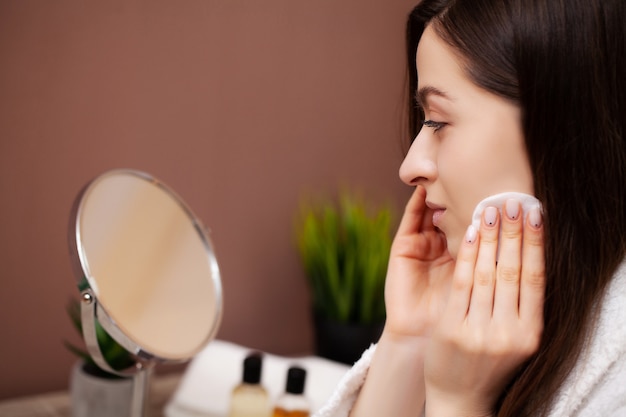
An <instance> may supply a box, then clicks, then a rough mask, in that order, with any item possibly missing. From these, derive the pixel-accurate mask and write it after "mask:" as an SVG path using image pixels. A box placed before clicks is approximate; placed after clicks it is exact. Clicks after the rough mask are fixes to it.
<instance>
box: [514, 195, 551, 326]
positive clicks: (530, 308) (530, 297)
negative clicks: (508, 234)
mask: <svg viewBox="0 0 626 417" xmlns="http://www.w3.org/2000/svg"><path fill="white" fill-rule="evenodd" d="M545 288H546V274H545V253H544V242H543V218H542V215H541V208H539V207H534V208H532V209H530V211H529V213H528V216H527V218H526V223H525V227H524V244H523V249H522V277H521V283H520V301H519V310H520V312H519V313H520V318H521V319H522V320H525V321H528V322H538V321H542V320H543V303H544V298H545Z"/></svg>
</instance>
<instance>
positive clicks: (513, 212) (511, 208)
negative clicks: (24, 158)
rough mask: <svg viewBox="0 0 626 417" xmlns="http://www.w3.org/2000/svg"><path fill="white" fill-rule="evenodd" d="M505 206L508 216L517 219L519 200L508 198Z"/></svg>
mask: <svg viewBox="0 0 626 417" xmlns="http://www.w3.org/2000/svg"><path fill="white" fill-rule="evenodd" d="M505 206H506V216H507V217H508V218H509V219H511V220H515V219H517V216H518V215H519V201H517V200H516V199H514V198H511V199H508V200H506V204H505Z"/></svg>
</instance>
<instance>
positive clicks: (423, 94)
mask: <svg viewBox="0 0 626 417" xmlns="http://www.w3.org/2000/svg"><path fill="white" fill-rule="evenodd" d="M430 96H438V97H442V98H444V99H446V100H449V101H453V100H452V98H450V96H449V95H448V94H446V93H445V92H443V91H441V90H440V89H438V88H437V87H433V86H429V85H428V86H424V87H422V88H420V89H419V90H417V92H416V93H415V101H416V102H417V104H418V106H420V107H421V108H425V107H427V104H428V97H430Z"/></svg>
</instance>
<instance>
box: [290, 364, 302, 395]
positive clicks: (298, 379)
mask: <svg viewBox="0 0 626 417" xmlns="http://www.w3.org/2000/svg"><path fill="white" fill-rule="evenodd" d="M305 381H306V371H305V370H304V369H302V368H300V367H299V366H292V367H291V368H289V371H287V387H286V391H287V392H288V393H290V394H302V393H303V392H304V383H305Z"/></svg>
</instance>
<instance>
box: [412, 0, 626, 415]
mask: <svg viewBox="0 0 626 417" xmlns="http://www.w3.org/2000/svg"><path fill="white" fill-rule="evenodd" d="M625 4H626V2H624V0H567V1H546V0H506V1H505V0H448V1H445V0H424V1H422V2H421V3H420V4H419V5H418V6H417V7H416V8H415V9H414V10H413V12H412V13H411V14H410V16H409V20H408V23H407V31H406V36H407V59H408V66H409V74H408V84H409V86H408V87H409V95H408V97H409V103H408V104H409V119H408V120H409V133H410V135H411V137H415V135H416V134H417V133H418V131H419V127H420V123H419V116H420V115H419V114H417V110H416V103H415V101H414V98H413V97H414V92H415V90H416V87H417V76H418V74H417V72H416V66H415V53H416V49H417V44H418V43H419V39H420V37H421V35H422V33H423V31H424V28H425V26H426V25H432V28H433V29H434V31H435V33H437V35H438V36H439V37H440V38H441V39H443V40H444V41H445V42H447V43H448V44H449V45H450V46H452V47H453V48H454V49H455V50H456V51H457V53H458V54H459V56H460V57H461V63H462V65H463V66H464V71H465V72H466V75H467V76H468V78H469V79H470V80H472V81H473V82H474V83H475V84H476V85H478V86H479V87H481V88H483V89H485V90H487V91H490V92H492V93H494V94H496V95H498V96H501V97H504V98H506V99H508V100H511V101H512V102H515V103H517V104H518V105H519V107H520V109H521V113H522V128H523V132H524V137H525V143H526V149H527V154H528V158H529V162H530V166H531V169H532V173H533V181H534V188H535V194H536V196H537V198H538V199H539V200H540V201H541V202H542V204H543V208H544V223H545V247H546V249H545V252H546V298H545V307H544V320H545V323H544V333H543V338H542V342H541V344H540V347H539V350H538V352H537V353H536V354H535V355H534V356H533V357H532V358H531V359H530V360H529V361H528V362H527V363H526V364H525V365H524V366H523V368H522V369H521V371H520V372H519V373H518V374H517V375H516V376H515V377H514V379H513V381H511V383H510V384H509V386H508V387H506V389H505V391H504V393H503V394H502V396H501V398H500V399H499V402H498V404H497V410H496V411H497V416H538V415H545V414H547V413H548V411H549V407H550V405H551V403H552V402H553V400H554V398H555V395H556V393H557V392H558V390H559V388H560V386H561V385H562V384H563V382H564V381H565V379H566V377H567V376H568V374H569V372H570V370H571V369H572V367H573V366H574V364H575V363H576V360H577V359H578V358H579V356H580V354H581V351H582V349H583V347H584V344H585V342H586V340H587V339H588V337H590V332H591V330H592V329H593V326H594V323H595V320H596V312H597V309H596V307H597V305H598V304H599V303H600V302H601V300H602V297H603V294H604V290H605V288H606V287H607V284H608V283H609V282H610V280H611V278H612V276H613V274H614V273H615V270H616V269H617V267H618V266H619V263H620V262H621V261H622V259H623V257H624V253H625V252H626V206H625V202H626V138H625V137H624V134H625V132H626V122H625V120H626V82H625V79H626V39H625V38H626V35H625V29H624V22H626V6H625Z"/></svg>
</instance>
